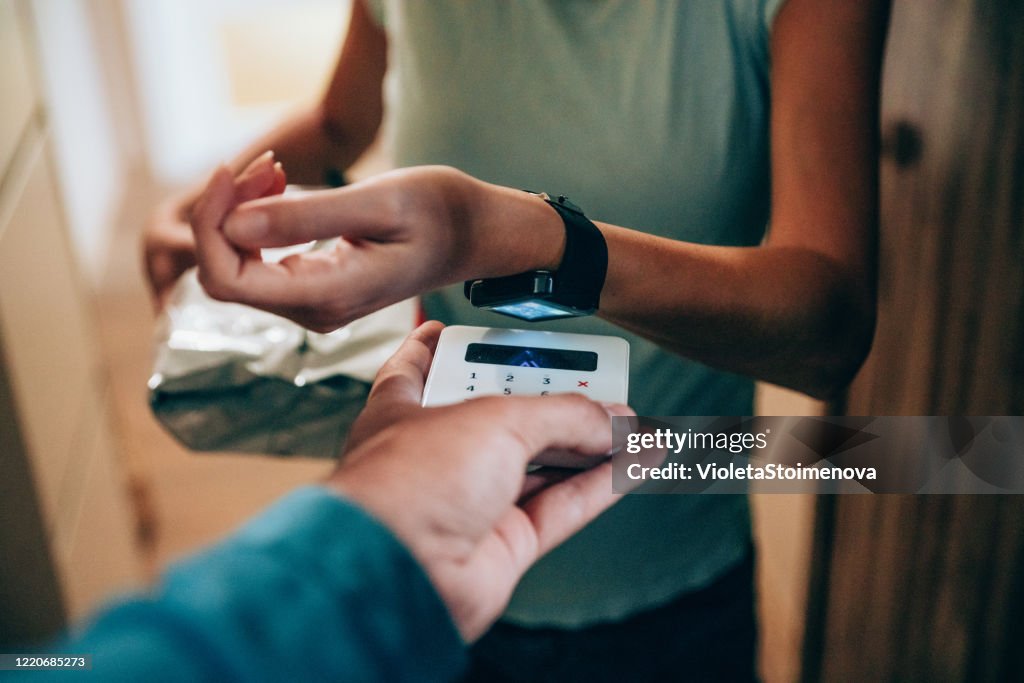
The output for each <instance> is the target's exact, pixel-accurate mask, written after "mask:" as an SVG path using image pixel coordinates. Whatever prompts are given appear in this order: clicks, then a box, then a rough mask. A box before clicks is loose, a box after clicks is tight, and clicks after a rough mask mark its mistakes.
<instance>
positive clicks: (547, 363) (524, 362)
mask: <svg viewBox="0 0 1024 683" xmlns="http://www.w3.org/2000/svg"><path fill="white" fill-rule="evenodd" d="M466 360H467V361H468V362H470V363H487V364H489V365H511V366H513V367H517V368H548V369H550V370H582V371H584V372H593V371H594V370H596V369H597V354H596V353H594V352H593V351H571V350H568V349H540V348H535V347H527V346H505V345H503V344H470V345H469V346H468V347H467V348H466Z"/></svg>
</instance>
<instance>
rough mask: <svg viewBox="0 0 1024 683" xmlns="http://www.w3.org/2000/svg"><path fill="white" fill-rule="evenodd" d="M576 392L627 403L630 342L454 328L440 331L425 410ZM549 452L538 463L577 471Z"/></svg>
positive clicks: (569, 461)
mask: <svg viewBox="0 0 1024 683" xmlns="http://www.w3.org/2000/svg"><path fill="white" fill-rule="evenodd" d="M566 393H577V394H583V395H584V396H586V397H588V398H590V399H593V400H595V401H601V402H604V403H626V402H627V400H628V398H629V343H628V342H627V341H626V340H625V339H622V338H620V337H607V336H601V335H594V334H572V333H568V332H543V331H540V330H508V329H500V328H493V327H469V326H465V325H452V326H451V327H446V328H445V329H444V330H443V331H442V332H441V338H440V339H439V340H438V342H437V349H436V350H435V351H434V361H433V363H432V364H431V366H430V374H428V375H427V384H426V387H425V388H424V390H423V405H424V406H444V405H451V404H454V403H459V402H461V401H467V400H469V399H472V398H477V397H479V396H550V395H552V394H566ZM567 456H568V454H560V455H559V454H554V453H547V454H545V456H544V457H541V458H538V459H537V461H536V462H538V463H540V464H551V465H558V466H563V467H564V466H577V467H578V466H579V464H578V463H577V462H576V461H578V459H579V457H580V456H575V457H567Z"/></svg>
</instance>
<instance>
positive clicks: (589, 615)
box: [370, 0, 783, 627]
mask: <svg viewBox="0 0 1024 683" xmlns="http://www.w3.org/2000/svg"><path fill="white" fill-rule="evenodd" d="M782 1H783V0H718V1H715V0H689V1H686V2H683V1H680V2H669V1H657V0H511V1H497V0H495V1H493V2H492V1H474V2H456V1H454V0H430V1H420V0H374V1H373V2H371V3H370V6H371V8H372V10H373V12H374V14H375V16H376V18H377V20H378V21H379V22H380V23H381V25H382V26H383V27H384V28H385V30H386V32H387V35H388V50H389V54H388V75H387V78H386V85H385V98H386V108H385V111H386V114H385V130H386V131H387V136H386V147H387V149H388V151H389V153H390V154H391V156H392V158H393V160H394V163H395V164H396V165H397V166H414V165H420V164H446V165H450V166H454V167H457V168H459V169H462V170H463V171H466V172H467V173H470V174H472V175H474V176H476V177H478V178H481V179H483V180H486V181H489V182H493V183H498V184H502V185H507V186H511V187H519V188H524V189H531V190H536V191H546V192H549V193H552V194H564V195H566V196H568V197H570V198H571V199H572V200H573V201H574V202H575V203H577V204H579V205H580V206H582V207H583V209H584V210H585V211H586V213H587V215H588V216H590V217H591V218H593V219H595V220H601V221H605V222H609V223H614V224H617V225H623V226H627V227H631V228H635V229H637V230H642V231H644V232H648V233H652V234H655V235H661V236H665V237H669V238H673V239H679V240H686V241H689V242H700V243H706V244H718V245H742V246H753V245H757V244H758V243H759V242H760V241H761V239H762V238H763V236H764V233H765V229H766V226H767V221H768V214H769V190H770V174H769V138H768V128H769V126H768V122H769V94H770V92H769V91H770V87H769V85H770V84H769V60H768V56H769V52H768V39H769V33H770V27H771V23H772V20H773V17H774V15H775V13H776V11H777V9H778V7H779V6H780V5H781V4H782ZM523 239H530V236H529V235H524V236H523ZM636 275H637V277H644V266H643V264H637V270H636ZM424 303H425V307H426V310H427V314H428V315H429V316H430V317H431V318H436V319H439V320H441V321H443V322H446V323H449V324H455V323H459V324H469V325H486V326H505V327H509V326H516V325H515V322H516V321H513V320H512V319H508V318H503V317H501V316H497V315H495V314H492V313H487V312H482V311H479V310H476V309H474V308H472V307H471V306H469V305H468V303H467V302H466V301H465V299H464V297H463V295H462V288H461V286H457V287H451V288H449V289H447V290H445V291H442V292H438V293H435V294H431V295H428V296H427V297H426V298H425V302H424ZM543 327H545V328H548V329H556V330H565V331H571V332H583V333H591V334H612V335H619V336H622V337H625V338H626V339H627V340H628V341H629V343H630V349H631V350H630V404H631V405H632V406H633V407H634V408H635V409H636V410H637V412H638V413H640V414H642V415H749V414H750V413H751V411H752V400H753V383H752V381H751V380H750V379H747V378H744V377H739V376H736V375H732V374H729V373H724V372H719V371H716V370H712V369H710V368H708V367H706V366H704V365H701V364H699V363H695V362H692V361H689V360H686V359H684V358H681V357H679V356H676V355H672V354H670V353H667V352H666V351H663V350H661V349H659V348H658V347H657V346H655V345H654V344H652V343H650V342H648V341H646V340H644V339H642V338H641V337H638V336H636V335H633V334H630V333H627V332H625V331H623V330H621V329H619V328H617V327H614V326H612V325H610V324H609V323H606V322H604V321H603V320H600V319H597V318H590V319H577V320H569V321H561V322H556V323H545V324H543ZM723 341H728V340H723ZM749 544H750V523H749V512H748V509H747V503H746V499H745V497H743V496H714V495H704V496H697V495H694V496H687V495H671V496H656V495H632V496H628V497H627V498H626V500H623V501H622V502H620V503H619V504H618V505H616V506H615V507H614V508H612V509H611V510H610V511H609V512H607V513H605V514H604V515H603V516H602V517H600V518H599V519H598V520H597V521H595V522H594V523H593V524H592V525H591V526H589V527H588V528H587V529H585V530H584V531H583V532H581V533H580V534H579V535H577V536H576V537H575V538H573V539H571V540H570V541H569V542H567V543H566V544H565V545H563V546H562V547H560V548H558V549H556V550H555V551H554V552H552V553H551V554H550V555H548V556H547V557H546V558H544V559H543V560H542V561H541V562H540V563H539V564H538V565H537V566H536V567H535V568H534V569H533V570H531V571H530V572H529V574H527V576H526V577H525V578H524V580H523V582H522V583H521V585H520V586H519V588H518V589H517V591H516V593H515V595H514V596H513V598H512V602H511V604H510V606H509V608H508V612H507V614H506V618H507V619H509V620H511V621H514V622H516V623H520V624H525V625H538V626H539V625H553V626H563V627H572V626H579V625H583V624H589V623H595V622H600V621H610V620H616V619H619V618H622V617H624V616H627V615H629V614H631V613H634V612H637V611H640V610H644V609H649V608H653V607H656V606H658V605H660V604H662V603H664V602H666V601H667V600H669V599H671V598H672V597H674V596H676V595H679V594H681V593H683V592H687V591H691V590H695V589H699V588H701V587H703V586H706V585H707V584H709V583H710V582H712V581H713V580H714V579H715V578H716V577H718V576H719V575H721V574H722V573H723V572H724V571H726V570H727V569H729V568H730V567H732V566H733V565H735V564H736V563H737V562H739V561H740V560H741V559H742V558H743V557H744V555H745V553H746V552H747V548H748V546H749Z"/></svg>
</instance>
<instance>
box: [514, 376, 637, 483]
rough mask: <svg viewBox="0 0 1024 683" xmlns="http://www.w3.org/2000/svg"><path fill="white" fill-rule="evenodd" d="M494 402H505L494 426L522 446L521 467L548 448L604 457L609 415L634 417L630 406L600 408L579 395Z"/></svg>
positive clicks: (609, 436) (609, 433) (608, 443)
mask: <svg viewBox="0 0 1024 683" xmlns="http://www.w3.org/2000/svg"><path fill="white" fill-rule="evenodd" d="M496 400H499V401H504V402H506V405H505V406H504V407H503V408H502V409H501V410H500V413H499V414H500V418H501V419H500V421H499V422H497V424H498V425H499V426H502V427H504V428H505V429H506V430H507V432H508V433H510V434H511V435H512V436H514V437H515V438H516V439H517V440H518V441H519V442H520V443H521V444H522V445H523V450H522V452H521V453H520V454H519V455H520V456H521V457H522V458H524V460H523V464H524V466H525V464H526V463H527V462H529V461H530V460H531V459H532V458H533V457H534V456H536V455H537V454H538V453H541V452H542V451H545V450H548V449H556V450H567V451H574V452H577V453H583V454H587V455H602V454H606V453H608V452H609V451H610V450H611V447H612V424H611V418H612V416H613V415H615V416H618V415H634V414H635V413H634V412H633V411H632V409H630V408H629V406H623V405H611V406H605V407H602V406H601V405H600V404H598V403H595V402H593V401H591V400H590V399H588V398H586V397H584V396H581V395H579V394H562V395H556V396H546V397H543V398H541V397H538V398H499V399H496ZM497 405H498V404H497V403H495V406H497Z"/></svg>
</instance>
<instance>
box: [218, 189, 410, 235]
mask: <svg viewBox="0 0 1024 683" xmlns="http://www.w3.org/2000/svg"><path fill="white" fill-rule="evenodd" d="M395 214H396V207H395V199H394V196H393V193H392V192H389V191H386V189H385V191H378V189H377V188H376V187H375V185H374V183H373V182H372V181H371V182H365V183H361V184H360V185H358V186H349V187H343V188H339V189H336V190H318V191H315V192H304V193H302V194H300V195H293V196H279V197H267V198H265V199H258V200H256V201H252V202H247V203H245V204H243V205H241V206H239V207H238V208H237V209H236V210H235V211H233V212H232V213H231V215H230V216H229V217H228V219H227V221H226V222H225V224H224V233H225V234H226V235H227V236H228V239H230V240H231V241H232V242H233V243H235V244H238V245H240V246H244V247H250V248H253V247H283V246H289V245H292V244H302V243H304V242H310V241H313V240H319V239H329V238H332V237H346V238H350V239H359V238H366V239H376V240H386V239H387V238H388V236H389V235H391V234H393V232H394V230H395V227H396V220H395V218H394V216H395Z"/></svg>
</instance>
